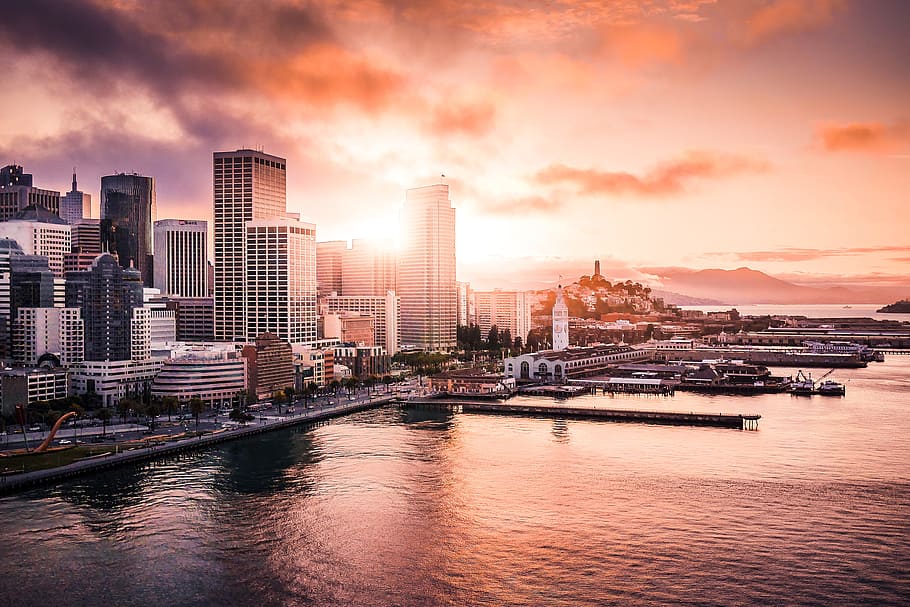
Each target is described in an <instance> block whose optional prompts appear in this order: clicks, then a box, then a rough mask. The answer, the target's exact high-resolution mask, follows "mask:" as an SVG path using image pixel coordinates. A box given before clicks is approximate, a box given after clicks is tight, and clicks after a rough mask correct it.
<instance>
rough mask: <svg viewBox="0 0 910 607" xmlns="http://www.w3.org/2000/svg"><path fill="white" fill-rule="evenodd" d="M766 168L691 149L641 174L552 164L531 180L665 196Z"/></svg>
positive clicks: (597, 191)
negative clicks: (696, 183) (688, 186)
mask: <svg viewBox="0 0 910 607" xmlns="http://www.w3.org/2000/svg"><path fill="white" fill-rule="evenodd" d="M767 168H768V164H767V163H765V162H763V161H758V160H755V159H752V158H747V157H745V156H738V155H731V154H719V153H714V152H705V151H692V152H688V153H686V154H684V155H683V156H682V157H681V158H678V159H675V160H671V161H669V162H665V163H663V164H660V165H658V166H657V167H655V168H654V169H653V170H651V171H649V172H648V173H646V174H645V175H643V176H638V175H634V174H632V173H626V172H613V171H598V170H595V169H578V168H574V167H569V166H566V165H564V164H554V165H550V166H549V167H547V168H545V169H543V170H542V171H540V172H538V173H537V174H536V175H535V179H536V180H537V181H538V182H539V183H542V184H544V185H555V184H559V183H571V184H574V185H575V186H576V187H577V188H578V189H579V190H580V191H581V192H582V193H584V194H631V195H634V196H666V195H669V194H675V193H678V192H680V191H682V190H683V189H684V188H685V186H686V183H687V182H688V181H691V180H693V179H711V178H721V177H729V176H732V175H737V174H741V173H747V172H758V171H764V170H766V169H767Z"/></svg>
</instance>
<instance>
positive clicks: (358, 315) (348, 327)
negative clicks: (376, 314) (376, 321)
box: [325, 311, 374, 346]
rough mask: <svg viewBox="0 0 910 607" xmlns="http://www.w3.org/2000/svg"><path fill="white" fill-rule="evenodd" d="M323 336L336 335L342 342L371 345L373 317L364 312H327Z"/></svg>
mask: <svg viewBox="0 0 910 607" xmlns="http://www.w3.org/2000/svg"><path fill="white" fill-rule="evenodd" d="M325 337H326V338H331V337H337V338H338V340H339V341H341V343H343V344H356V345H359V346H372V345H374V343H373V317H372V316H370V315H369V314H367V313H364V312H346V311H345V312H328V313H326V315H325Z"/></svg>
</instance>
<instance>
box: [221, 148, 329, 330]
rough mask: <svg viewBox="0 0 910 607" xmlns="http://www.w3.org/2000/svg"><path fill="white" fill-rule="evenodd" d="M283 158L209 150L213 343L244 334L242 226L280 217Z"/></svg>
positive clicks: (284, 188)
mask: <svg viewBox="0 0 910 607" xmlns="http://www.w3.org/2000/svg"><path fill="white" fill-rule="evenodd" d="M285 162H286V161H285V159H284V158H279V157H278V156H272V155H270V154H264V153H262V152H257V151H254V150H237V151H235V152H215V153H214V157H213V173H214V182H213V183H214V192H213V194H214V196H213V200H214V203H213V207H214V209H213V210H214V219H215V339H216V340H218V341H233V340H239V341H245V340H246V338H247V327H246V319H247V315H246V308H245V305H246V302H247V284H246V278H247V271H246V259H245V257H244V229H245V224H246V222H248V221H255V220H262V219H275V218H279V217H281V218H283V217H286V214H287V169H286V166H285ZM314 314H315V310H314ZM314 335H315V325H314Z"/></svg>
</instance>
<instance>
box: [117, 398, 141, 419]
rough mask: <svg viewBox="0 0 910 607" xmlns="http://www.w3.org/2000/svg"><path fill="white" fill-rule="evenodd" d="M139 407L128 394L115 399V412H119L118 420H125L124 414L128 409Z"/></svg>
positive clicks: (133, 409)
mask: <svg viewBox="0 0 910 607" xmlns="http://www.w3.org/2000/svg"><path fill="white" fill-rule="evenodd" d="M138 409H139V403H138V402H137V401H136V400H135V399H133V398H130V397H129V396H124V397H123V398H121V399H120V400H119V401H117V412H118V413H120V422H121V423H125V422H126V416H127V414H128V413H129V412H130V411H135V410H138Z"/></svg>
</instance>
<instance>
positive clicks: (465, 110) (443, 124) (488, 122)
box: [425, 102, 496, 136]
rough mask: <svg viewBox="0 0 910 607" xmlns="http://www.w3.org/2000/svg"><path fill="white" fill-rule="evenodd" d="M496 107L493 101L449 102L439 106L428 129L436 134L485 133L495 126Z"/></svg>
mask: <svg viewBox="0 0 910 607" xmlns="http://www.w3.org/2000/svg"><path fill="white" fill-rule="evenodd" d="M495 120H496V108H495V106H494V105H493V104H492V103H489V102H480V103H458V102H456V103H448V104H442V105H439V106H437V107H436V108H435V109H434V110H433V116H432V118H431V119H430V120H429V121H428V122H427V123H426V125H425V126H426V129H427V130H429V131H430V132H431V133H433V134H434V135H440V136H442V135H457V134H462V135H474V136H480V135H484V134H486V133H487V132H489V131H490V129H492V128H493V125H494V123H495Z"/></svg>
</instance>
